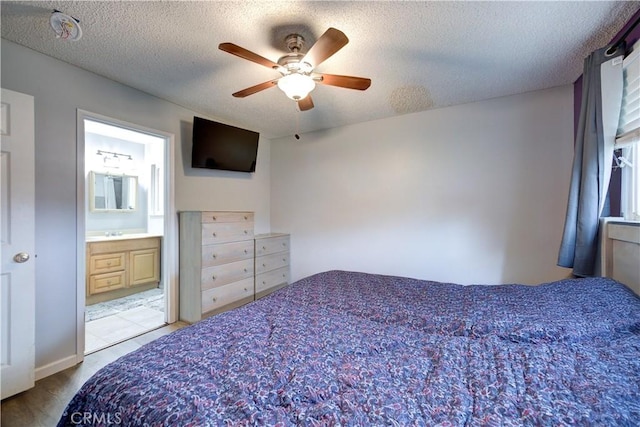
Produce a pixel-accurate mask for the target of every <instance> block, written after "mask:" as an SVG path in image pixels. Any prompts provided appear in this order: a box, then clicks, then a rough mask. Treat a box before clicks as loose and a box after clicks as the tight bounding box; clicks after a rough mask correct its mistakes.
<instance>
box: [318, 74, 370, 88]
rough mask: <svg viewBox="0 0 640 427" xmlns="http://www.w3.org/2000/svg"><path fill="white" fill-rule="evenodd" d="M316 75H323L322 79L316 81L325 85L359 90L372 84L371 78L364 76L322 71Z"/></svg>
mask: <svg viewBox="0 0 640 427" xmlns="http://www.w3.org/2000/svg"><path fill="white" fill-rule="evenodd" d="M316 75H317V76H320V77H321V79H320V80H316V81H317V82H318V83H321V84H323V85H329V86H338V87H344V88H347V89H357V90H366V89H368V88H369V86H371V79H367V78H364V77H354V76H339V75H336V74H321V73H317V74H316ZM314 80H315V79H314Z"/></svg>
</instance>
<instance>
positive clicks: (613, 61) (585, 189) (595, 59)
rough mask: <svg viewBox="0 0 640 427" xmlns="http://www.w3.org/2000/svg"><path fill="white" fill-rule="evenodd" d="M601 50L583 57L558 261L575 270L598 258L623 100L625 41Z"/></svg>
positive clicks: (590, 271)
mask: <svg viewBox="0 0 640 427" xmlns="http://www.w3.org/2000/svg"><path fill="white" fill-rule="evenodd" d="M607 49H608V47H604V48H602V49H599V50H596V51H595V52H593V53H591V55H589V56H588V57H587V58H586V59H585V61H584V72H583V76H582V77H583V80H582V105H581V107H580V119H579V121H578V129H577V132H576V141H575V147H574V149H575V153H574V158H573V169H572V174H571V186H570V189H569V201H568V204H567V215H566V219H565V226H564V233H563V236H562V243H561V246H560V252H559V255H558V265H559V266H561V267H568V268H573V274H574V275H576V276H593V275H594V274H595V272H596V265H597V262H598V241H599V239H598V231H599V222H600V215H601V213H602V210H603V207H604V204H605V200H606V195H607V194H606V192H607V188H608V186H609V179H610V177H611V161H612V158H613V144H614V142H615V135H616V130H617V128H618V120H619V115H620V105H621V102H622V59H623V57H624V53H625V49H626V46H625V45H621V46H619V47H618V48H617V49H616V51H614V52H613V53H612V54H610V55H608V54H607Z"/></svg>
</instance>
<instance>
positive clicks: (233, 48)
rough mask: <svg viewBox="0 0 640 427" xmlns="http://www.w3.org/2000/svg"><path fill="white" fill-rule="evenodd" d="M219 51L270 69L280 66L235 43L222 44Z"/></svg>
mask: <svg viewBox="0 0 640 427" xmlns="http://www.w3.org/2000/svg"><path fill="white" fill-rule="evenodd" d="M218 49H220V50H223V51H225V52H227V53H230V54H232V55H235V56H239V57H240V58H243V59H247V60H249V61H251V62H255V63H256V64H260V65H264V66H265V67H269V68H278V67H279V65H278V64H276V63H275V62H273V61H271V60H269V59H267V58H265V57H263V56H260V55H258V54H257V53H253V52H251V51H250V50H247V49H245V48H243V47H240V46H238V45H236V44H233V43H220V44H219V45H218Z"/></svg>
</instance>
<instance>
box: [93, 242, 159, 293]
mask: <svg viewBox="0 0 640 427" xmlns="http://www.w3.org/2000/svg"><path fill="white" fill-rule="evenodd" d="M160 239H161V238H160V237H157V236H156V237H144V238H134V239H130V238H118V239H105V240H101V241H94V242H87V267H86V275H87V279H86V284H87V303H88V304H91V303H95V302H100V301H107V300H110V299H113V298H120V297H122V296H126V295H129V294H133V293H136V292H140V291H141V290H145V289H151V288H153V287H155V286H157V285H158V283H159V282H160Z"/></svg>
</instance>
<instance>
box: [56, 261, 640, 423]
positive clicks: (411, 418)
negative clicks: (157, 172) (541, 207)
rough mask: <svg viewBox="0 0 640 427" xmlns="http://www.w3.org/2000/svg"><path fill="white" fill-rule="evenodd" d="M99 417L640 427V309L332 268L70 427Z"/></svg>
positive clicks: (137, 371) (123, 377) (106, 382)
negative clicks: (639, 426)
mask: <svg viewBox="0 0 640 427" xmlns="http://www.w3.org/2000/svg"><path fill="white" fill-rule="evenodd" d="M87 414H89V417H90V420H91V421H92V422H93V424H95V425H100V424H103V425H109V424H111V425H112V424H122V425H140V426H142V425H145V426H146V425H149V426H155V425H166V426H217V425H268V426H276V425H280V426H286V425H309V426H316V425H323V426H330V425H340V426H369V425H376V426H378V425H402V426H404V425H416V426H435V425H441V426H463V425H465V426H467V425H468V426H475V425H487V426H493V425H502V426H511V425H545V426H561V425H607V426H610V425H625V426H627V425H638V424H639V423H640V298H639V297H638V296H637V295H635V294H634V293H633V292H632V291H631V290H630V289H629V288H627V287H626V286H624V285H622V284H620V283H618V282H616V281H614V280H611V279H605V278H588V279H574V280H570V279H568V280H562V281H558V282H554V283H547V284H542V285H539V286H526V285H499V286H477V285H472V286H461V285H456V284H449V283H436V282H430V281H422V280H416V279H408V278H401V277H393V276H382V275H373V274H365V273H356V272H347V271H328V272H324V273H320V274H316V275H313V276H310V277H307V278H305V279H302V280H299V281H297V282H295V283H293V284H291V285H290V286H288V287H286V288H283V289H281V290H279V291H277V292H275V293H273V294H271V295H269V296H267V297H265V298H262V299H260V300H258V301H255V302H253V303H250V304H248V305H245V306H243V307H240V308H238V309H235V310H232V311H229V312H225V313H222V314H219V315H217V316H215V317H211V318H208V319H205V320H203V321H201V322H198V323H196V324H194V325H191V326H189V327H186V328H183V329H181V330H178V331H176V332H173V333H171V334H170V335H167V336H164V337H162V338H160V339H158V340H156V341H153V342H151V343H149V344H147V345H146V346H144V347H142V348H140V349H138V350H137V351H134V352H133V353H130V354H128V355H126V356H124V357H122V358H120V359H118V360H117V361H115V362H113V363H111V364H110V365H108V366H106V367H104V368H103V369H101V370H100V371H99V372H97V373H96V374H95V375H94V376H93V377H92V378H91V379H89V380H88V381H87V382H86V383H85V384H84V385H83V386H82V388H81V389H80V390H79V391H78V392H77V394H76V395H75V397H74V398H73V399H72V400H71V402H70V403H69V405H68V407H67V408H66V410H65V412H64V414H63V415H62V418H61V420H60V422H59V424H58V425H59V426H68V425H78V424H79V422H78V421H81V420H82V417H83V416H85V417H86V416H87ZM115 421H117V422H115Z"/></svg>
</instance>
